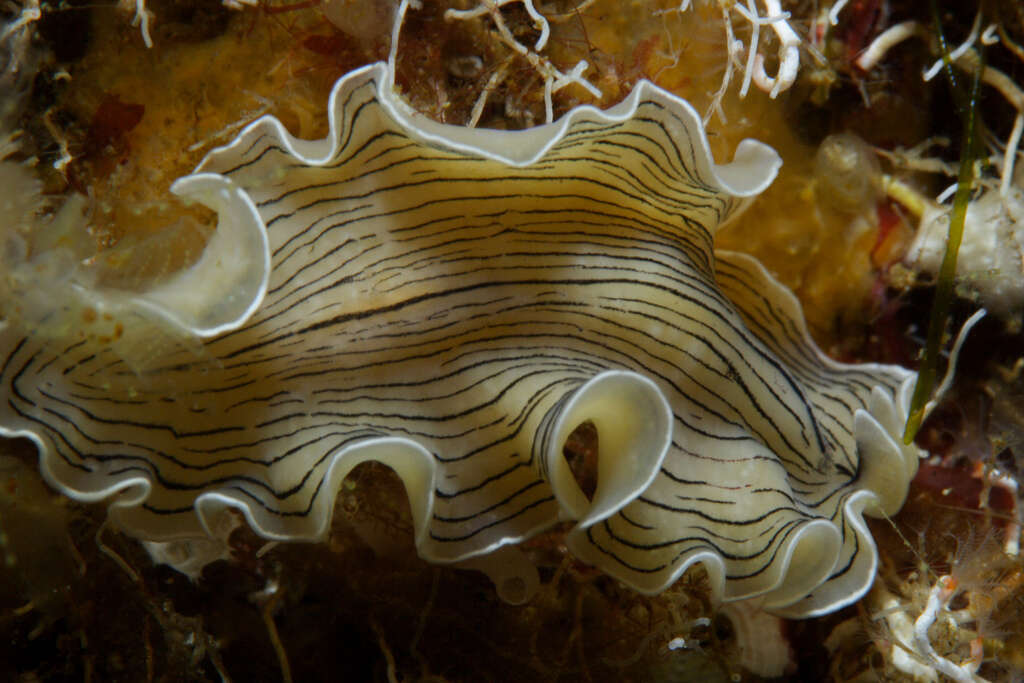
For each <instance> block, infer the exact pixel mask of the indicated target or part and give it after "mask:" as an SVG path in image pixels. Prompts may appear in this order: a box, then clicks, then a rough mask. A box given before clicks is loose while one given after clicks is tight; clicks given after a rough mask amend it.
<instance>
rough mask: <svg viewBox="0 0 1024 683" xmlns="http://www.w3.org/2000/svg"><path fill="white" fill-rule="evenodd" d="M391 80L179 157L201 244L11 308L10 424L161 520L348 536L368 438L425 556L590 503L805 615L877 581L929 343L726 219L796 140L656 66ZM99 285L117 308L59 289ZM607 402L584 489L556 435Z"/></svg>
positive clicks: (71, 486) (602, 556)
mask: <svg viewBox="0 0 1024 683" xmlns="http://www.w3.org/2000/svg"><path fill="white" fill-rule="evenodd" d="M389 82H390V79H389V74H388V72H387V67H386V66H385V65H381V64H378V65H373V66H370V67H366V68H364V69H361V70H359V71H356V72H353V73H351V74H349V75H348V76H346V77H344V78H343V79H342V80H341V81H339V83H338V84H337V86H336V87H335V90H334V92H333V94H332V96H331V101H330V105H329V114H330V117H331V132H330V135H329V136H328V138H326V139H324V140H319V141H305V140H297V139H295V138H293V137H292V136H291V135H289V134H288V133H287V132H286V131H285V130H284V129H283V127H282V126H281V124H280V123H279V122H278V121H277V120H275V119H273V118H263V119H260V120H258V121H256V122H254V123H253V124H252V125H250V126H249V127H248V128H247V129H245V130H244V131H243V132H242V133H241V135H239V137H238V138H237V139H235V140H234V141H233V142H231V143H230V144H229V145H227V146H225V147H222V148H219V149H217V150H215V151H213V152H212V153H211V154H210V155H209V156H208V157H207V158H206V159H205V160H204V161H203V162H202V164H201V165H200V166H199V168H198V169H197V170H196V173H195V174H193V175H191V176H188V177H186V178H184V179H182V180H180V181H178V183H177V184H176V186H175V188H174V190H175V192H177V193H178V194H180V195H183V196H185V197H189V198H192V199H195V200H198V201H202V202H204V203H207V204H208V205H210V206H211V207H213V208H214V209H216V210H217V211H218V213H219V219H220V222H219V226H218V229H217V232H216V234H215V235H214V237H213V238H212V240H211V241H210V243H209V244H208V245H207V247H206V251H205V252H204V254H203V256H202V257H201V259H200V260H199V261H198V262H197V263H196V264H195V265H194V266H192V267H191V268H189V269H187V270H186V271H184V272H181V273H179V274H177V275H175V276H174V277H172V278H171V279H169V280H167V281H164V282H162V283H160V284H159V285H158V286H154V287H152V288H151V289H148V290H146V291H142V292H110V291H99V290H90V289H89V288H88V287H86V286H84V285H74V286H73V287H71V288H70V289H69V293H68V299H67V301H66V302H60V303H59V304H55V305H54V310H53V311H52V312H49V313H48V314H47V315H45V316H41V318H44V319H52V320H62V321H65V323H63V324H60V325H57V324H54V325H50V326H48V327H47V328H46V329H47V330H48V332H47V333H46V334H43V333H40V332H39V331H38V329H36V331H35V333H33V331H32V330H31V329H28V328H27V327H26V326H25V325H18V324H16V322H15V321H14V319H13V317H12V318H11V321H10V322H9V323H8V324H7V326H6V327H5V328H4V329H2V330H0V387H2V389H0V390H2V392H3V393H2V403H0V433H3V434H6V435H9V436H28V437H29V438H32V439H33V440H34V441H35V442H36V443H37V444H38V447H39V450H40V460H41V466H42V469H43V471H44V473H45V475H46V476H47V478H48V479H49V480H50V481H51V482H52V483H53V484H54V485H55V486H56V487H58V488H59V489H61V490H63V491H65V492H66V493H68V494H69V495H71V496H74V497H77V498H80V499H86V500H94V499H100V498H104V497H108V496H115V498H114V503H113V505H112V507H111V514H112V516H113V517H114V518H115V520H116V521H117V522H118V523H119V524H120V525H122V526H123V527H125V528H126V529H128V530H130V531H131V532H132V533H134V534H136V535H138V536H139V537H141V538H144V539H151V540H171V539H188V538H195V537H200V536H203V535H204V534H205V533H206V532H207V531H210V530H211V529H212V527H214V526H216V524H215V520H216V519H217V518H218V516H220V515H221V514H222V512H223V511H224V510H225V509H227V508H233V509H236V510H240V511H242V512H243V513H244V514H245V515H246V517H247V518H248V520H249V522H250V524H252V526H253V527H254V528H255V529H256V530H257V531H258V532H259V533H261V534H263V535H265V536H267V537H269V538H275V539H313V538H318V537H322V535H323V534H324V533H325V532H326V530H327V526H328V524H329V520H330V516H331V510H332V506H333V501H334V498H335V494H336V491H337V489H338V486H339V485H340V483H341V480H342V478H343V477H344V476H345V475H346V474H347V473H348V472H349V471H351V469H352V468H353V467H354V466H355V465H357V464H358V463H360V462H364V461H367V460H376V461H380V462H383V463H385V464H387V465H389V466H390V467H392V468H393V469H394V470H395V471H396V472H397V473H398V475H399V476H400V477H401V478H402V481H403V482H404V484H405V487H406V491H407V493H408V495H409V500H410V505H411V507H412V510H413V517H414V522H415V526H416V538H417V545H418V550H419V552H420V553H421V554H422V555H423V556H424V557H425V558H427V559H430V560H433V561H439V562H453V561H458V560H461V559H464V558H467V557H471V556H474V555H480V554H483V553H487V552H490V551H492V550H494V549H496V548H498V547H500V546H502V545H505V544H509V543H514V542H516V541H519V540H522V539H525V538H527V537H529V536H531V535H532V534H535V533H537V532H539V531H541V530H543V529H546V528H548V527H550V526H551V525H552V524H554V523H555V522H557V521H558V520H560V519H563V520H564V519H571V520H576V522H577V524H576V526H575V528H574V529H573V530H572V531H571V532H570V533H569V536H568V539H567V543H568V545H569V547H570V549H571V550H572V552H573V553H574V554H576V555H577V556H578V557H579V558H580V559H582V560H584V561H586V562H588V563H591V564H593V565H595V566H597V567H600V568H601V569H602V570H604V571H605V572H607V573H609V574H611V575H613V576H615V577H617V578H618V579H620V580H622V581H623V582H625V583H627V584H628V585H630V586H632V587H634V588H636V589H637V590H640V591H644V592H657V591H660V590H662V589H664V588H665V587H666V586H668V585H669V584H671V583H672V582H673V581H674V580H675V579H676V578H678V577H679V576H680V575H681V573H682V572H683V571H684V570H685V569H686V568H687V567H688V566H690V565H691V564H693V563H694V562H702V563H703V564H704V565H705V567H706V568H707V570H708V573H709V575H710V577H711V581H712V584H713V587H714V589H715V590H716V592H717V593H718V595H719V596H720V597H724V598H725V599H738V598H743V597H748V596H753V595H766V605H767V606H768V607H769V608H773V609H776V610H778V611H779V612H782V613H786V614H792V615H810V614H816V613H821V612H824V611H828V610H831V609H835V608H837V607H839V606H841V605H844V604H847V603H849V602H851V601H852V600H854V599H856V598H857V597H858V596H859V595H861V594H862V593H863V592H864V591H865V590H867V587H868V586H869V585H870V583H871V580H872V578H873V575H874V570H875V565H876V552H875V549H874V544H873V541H872V540H871V537H870V535H869V534H868V532H867V530H866V527H865V525H864V522H863V519H862V517H861V514H862V512H863V511H864V510H865V509H866V510H867V511H869V512H871V511H885V512H893V511H895V510H896V509H898V507H899V506H900V505H901V504H902V500H903V497H904V496H905V494H906V489H907V485H908V481H909V479H910V477H911V476H912V475H913V473H914V471H915V470H916V467H917V458H918V452H917V450H916V449H914V448H913V447H903V446H902V445H901V442H900V440H899V434H900V431H901V428H902V421H903V419H904V417H905V410H906V404H907V387H908V382H909V380H910V379H911V377H912V375H911V373H909V372H908V371H905V370H903V369H901V368H898V367H891V366H882V365H873V364H865V365H843V364H839V363H836V362H833V361H831V360H829V359H828V358H826V357H825V356H824V355H823V354H822V353H821V352H820V351H819V350H818V349H817V347H816V346H815V345H814V344H813V342H812V341H811V340H810V338H809V336H808V334H807V331H806V329H805V325H804V322H803V317H802V314H801V311H800V308H799V304H798V303H797V302H796V300H795V299H794V297H793V296H792V294H791V293H790V292H789V291H788V290H786V289H785V288H784V287H782V286H781V285H780V284H779V283H777V282H776V281H775V280H774V279H773V278H772V277H771V276H770V275H769V274H768V273H767V272H766V271H765V270H764V269H763V268H762V267H761V266H760V265H759V264H758V263H757V262H755V261H753V260H752V259H750V258H748V257H745V256H742V255H738V254H731V253H717V254H716V253H715V252H714V250H713V246H712V245H713V237H714V233H715V231H716V230H717V228H718V227H719V226H720V225H721V223H722V222H723V221H725V220H728V219H729V217H730V216H732V215H734V214H735V213H736V212H738V211H739V210H741V209H742V208H743V207H744V205H745V204H746V203H747V202H748V201H749V198H750V197H752V196H753V195H755V194H756V193H757V192H759V191H760V190H761V189H763V187H764V186H765V185H767V184H768V183H769V182H770V181H771V179H772V178H773V176H774V173H775V170H776V168H777V165H778V159H777V156H776V155H775V154H774V152H772V151H771V150H770V149H768V148H766V147H764V146H763V145H760V144H759V143H754V142H750V141H746V142H744V143H742V144H741V145H740V147H739V148H738V150H737V154H736V157H735V160H734V161H733V163H731V164H729V165H726V166H717V165H715V164H714V162H713V160H712V159H711V155H710V153H709V151H708V146H707V142H706V139H705V137H704V132H703V129H702V127H701V125H700V120H699V118H698V117H697V116H696V115H695V113H694V112H693V111H692V109H690V107H689V106H688V105H687V104H686V103H684V102H682V101H680V100H678V99H677V98H675V97H674V96H672V95H670V94H668V93H665V92H663V91H661V90H659V89H658V88H656V87H655V86H652V85H651V84H649V83H646V82H644V83H641V84H639V85H638V86H637V87H636V89H635V90H634V91H633V93H632V94H631V95H630V96H629V97H628V98H627V99H626V100H625V101H624V102H623V103H621V104H620V105H618V106H616V107H614V108H613V109H611V110H608V111H604V112H602V111H598V110H596V109H593V108H590V107H581V108H579V109H576V110H574V111H573V112H571V113H570V114H568V115H567V116H566V117H564V118H563V119H561V120H560V121H557V122H555V123H554V124H550V125H547V126H542V127H539V128H535V129H530V130H526V131H520V132H505V131H484V130H468V129H463V128H456V127H451V126H443V125H441V124H437V123H434V122H431V121H427V120H425V119H423V118H422V117H420V116H418V115H416V114H414V113H412V112H411V111H409V110H408V108H407V107H406V105H404V104H403V103H402V102H401V101H400V100H399V98H398V97H397V96H396V95H395V94H394V93H393V92H392V89H391V86H390V85H389ZM90 311H92V312H93V314H89V312H90ZM83 312H84V313H83ZM86 314H89V315H86ZM95 314H98V315H95ZM83 315H85V318H88V319H89V320H93V319H99V320H104V319H107V323H106V324H107V325H108V327H109V326H111V325H113V326H114V327H116V328H117V329H118V333H117V334H116V335H108V334H102V335H101V334H94V333H91V332H89V330H88V329H87V325H86V323H85V322H82V323H81V325H76V324H68V323H66V321H67V320H79V319H80V318H82V316H83ZM90 315H91V317H90ZM36 319H40V316H36ZM37 327H38V326H37ZM189 339H193V340H196V341H194V342H191V343H190V342H189V341H188V340H189ZM161 340H163V341H161ZM182 340H184V341H182ZM588 420H589V421H591V422H593V424H594V425H595V427H596V429H597V434H598V444H599V446H598V450H599V455H598V461H597V466H596V470H597V471H596V478H597V481H596V488H594V490H593V491H592V492H584V489H583V488H581V486H580V485H579V484H578V483H577V481H576V479H575V478H574V476H573V473H572V470H571V468H570V467H569V465H568V464H567V462H566V461H565V459H564V457H563V454H562V450H563V444H564V442H565V440H566V438H567V437H568V436H569V434H570V433H571V432H572V431H573V429H574V428H576V427H577V426H578V425H579V424H581V423H583V422H585V421H588Z"/></svg>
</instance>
